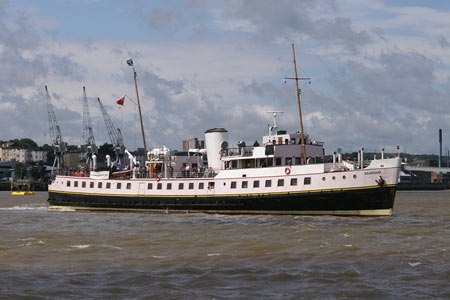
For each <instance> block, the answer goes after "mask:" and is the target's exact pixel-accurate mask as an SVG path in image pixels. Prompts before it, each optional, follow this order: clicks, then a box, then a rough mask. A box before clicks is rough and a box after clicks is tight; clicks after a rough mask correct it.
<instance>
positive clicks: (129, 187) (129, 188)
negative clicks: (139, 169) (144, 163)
mask: <svg viewBox="0 0 450 300" xmlns="http://www.w3.org/2000/svg"><path fill="white" fill-rule="evenodd" d="M127 190H131V182H127Z"/></svg>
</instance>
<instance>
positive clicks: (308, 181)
mask: <svg viewBox="0 0 450 300" xmlns="http://www.w3.org/2000/svg"><path fill="white" fill-rule="evenodd" d="M303 184H311V177H305V180H304V181H303Z"/></svg>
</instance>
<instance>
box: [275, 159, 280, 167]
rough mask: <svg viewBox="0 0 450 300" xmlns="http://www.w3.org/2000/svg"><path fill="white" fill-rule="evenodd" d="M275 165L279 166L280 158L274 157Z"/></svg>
mask: <svg viewBox="0 0 450 300" xmlns="http://www.w3.org/2000/svg"><path fill="white" fill-rule="evenodd" d="M275 165H277V166H281V157H275Z"/></svg>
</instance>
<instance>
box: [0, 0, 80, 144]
mask: <svg viewBox="0 0 450 300" xmlns="http://www.w3.org/2000/svg"><path fill="white" fill-rule="evenodd" d="M7 4H8V3H7V2H6V1H1V3H0V16H2V18H1V19H0V65H1V66H2V67H1V68H0V103H1V110H2V118H0V127H1V128H8V130H4V131H3V134H2V137H1V138H2V139H13V138H19V137H30V138H33V139H36V140H38V141H41V140H42V136H43V135H44V133H45V132H48V125H47V112H46V109H45V108H46V106H45V103H46V102H45V96H44V95H43V94H42V92H37V90H36V88H37V85H38V86H39V83H40V82H42V81H45V79H46V78H48V77H49V76H51V75H54V76H57V77H59V78H62V79H70V80H73V79H82V78H83V69H82V68H81V66H80V65H78V64H77V63H75V62H73V61H72V60H71V59H70V58H69V57H66V56H58V55H55V54H51V53H47V49H46V46H45V42H44V41H43V38H42V37H41V36H40V35H39V34H38V33H37V31H35V30H36V26H35V23H34V22H33V19H32V18H30V17H29V16H28V15H26V14H25V13H23V12H20V13H19V14H16V15H14V14H12V13H11V12H10V11H9V10H8V6H7ZM42 89H43V85H42V86H39V87H38V90H39V91H42ZM25 91H27V92H25ZM66 112H67V113H68V112H70V113H69V115H71V117H72V116H73V113H72V112H71V111H66ZM59 113H62V112H59ZM49 140H50V139H49V138H48V141H47V142H49Z"/></svg>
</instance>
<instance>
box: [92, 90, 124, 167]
mask: <svg viewBox="0 0 450 300" xmlns="http://www.w3.org/2000/svg"><path fill="white" fill-rule="evenodd" d="M97 100H98V104H99V105H100V110H101V111H102V115H103V120H105V125H106V130H107V131H108V135H109V138H110V140H111V143H112V144H113V147H114V152H115V153H116V161H115V165H118V164H120V165H121V164H122V159H123V157H124V155H125V145H124V143H123V138H122V132H121V131H120V129H119V128H116V127H115V126H114V124H113V122H112V121H111V119H110V118H109V116H108V113H107V112H106V109H105V107H104V106H103V104H102V102H101V101H100V98H97Z"/></svg>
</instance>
